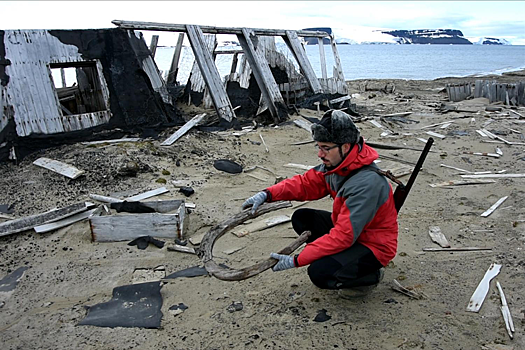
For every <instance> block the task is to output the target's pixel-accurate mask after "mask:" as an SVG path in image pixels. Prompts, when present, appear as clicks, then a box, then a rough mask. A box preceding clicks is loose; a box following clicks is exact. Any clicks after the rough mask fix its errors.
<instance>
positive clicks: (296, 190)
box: [267, 168, 329, 202]
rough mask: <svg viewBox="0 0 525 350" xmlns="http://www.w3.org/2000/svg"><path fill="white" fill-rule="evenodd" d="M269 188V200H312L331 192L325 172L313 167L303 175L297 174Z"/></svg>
mask: <svg viewBox="0 0 525 350" xmlns="http://www.w3.org/2000/svg"><path fill="white" fill-rule="evenodd" d="M267 190H268V191H269V192H270V194H271V198H269V199H268V201H272V202H273V201H291V200H295V201H311V200H315V199H320V198H323V197H325V196H326V195H328V194H329V192H328V185H327V183H326V180H325V178H324V175H323V173H321V172H320V171H318V170H317V168H313V169H310V170H308V171H307V172H305V173H304V174H302V175H295V176H294V177H292V178H290V179H286V180H283V181H281V182H279V183H278V184H275V185H273V186H270V187H268V188H267Z"/></svg>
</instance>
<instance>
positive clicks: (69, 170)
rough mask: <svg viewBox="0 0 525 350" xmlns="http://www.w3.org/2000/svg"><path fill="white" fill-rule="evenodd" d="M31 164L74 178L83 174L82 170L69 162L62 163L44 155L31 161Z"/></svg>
mask: <svg viewBox="0 0 525 350" xmlns="http://www.w3.org/2000/svg"><path fill="white" fill-rule="evenodd" d="M33 164H34V165H38V166H40V167H42V168H45V169H48V170H51V171H54V172H55V173H58V174H60V175H64V176H66V177H69V178H70V179H76V178H77V177H79V176H80V175H83V174H84V171H83V170H79V169H77V168H75V167H74V166H71V165H69V164H66V163H62V162H60V161H58V160H54V159H49V158H46V157H41V158H38V159H37V160H35V161H34V162H33Z"/></svg>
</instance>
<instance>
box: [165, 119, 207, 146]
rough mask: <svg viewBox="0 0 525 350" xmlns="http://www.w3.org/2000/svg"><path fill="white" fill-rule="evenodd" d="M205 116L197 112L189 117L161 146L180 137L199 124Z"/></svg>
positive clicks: (170, 143) (168, 144) (169, 143)
mask: <svg viewBox="0 0 525 350" xmlns="http://www.w3.org/2000/svg"><path fill="white" fill-rule="evenodd" d="M205 116H206V113H202V114H197V115H196V116H195V117H193V118H191V119H190V120H189V121H188V122H187V123H186V124H184V125H183V126H182V127H181V128H180V129H179V130H177V131H176V132H175V133H174V134H173V135H171V136H170V137H168V138H167V139H166V140H165V141H164V142H162V143H161V144H160V145H161V146H170V145H172V144H173V143H174V142H175V141H177V140H178V139H180V138H181V137H182V136H183V135H184V134H185V133H187V132H188V131H189V130H190V129H191V128H193V127H194V126H195V125H197V124H199V123H200V122H201V120H202V119H203V118H204V117H205Z"/></svg>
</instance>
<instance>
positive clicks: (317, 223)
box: [292, 208, 383, 289]
mask: <svg viewBox="0 0 525 350" xmlns="http://www.w3.org/2000/svg"><path fill="white" fill-rule="evenodd" d="M292 226H293V229H294V230H295V232H297V234H299V235H300V234H301V233H303V232H304V231H311V232H312V235H311V236H310V238H309V239H308V241H307V243H311V242H313V241H315V240H316V239H317V238H319V237H321V236H323V235H325V234H327V233H328V232H329V231H330V229H331V228H332V227H334V224H333V223H332V219H331V213H330V212H328V211H325V210H316V209H308V208H301V209H298V210H296V211H295V212H294V213H293V215H292ZM381 267H383V266H382V265H381V263H380V262H379V261H378V260H377V259H376V257H375V256H374V254H373V253H372V251H371V250H370V249H368V248H367V247H365V246H364V245H362V244H360V243H357V242H356V243H354V244H353V245H352V246H351V247H350V248H348V249H346V250H343V251H342V252H339V253H337V254H334V255H329V256H325V257H322V258H321V259H318V260H316V261H314V262H312V263H311V264H310V266H308V276H309V277H310V280H311V281H312V283H313V284H315V285H316V286H317V287H319V288H323V289H341V288H352V287H358V286H369V285H372V284H376V283H378V282H379V269H380V268H381Z"/></svg>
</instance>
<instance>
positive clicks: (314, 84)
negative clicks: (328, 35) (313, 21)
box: [282, 30, 323, 94]
mask: <svg viewBox="0 0 525 350" xmlns="http://www.w3.org/2000/svg"><path fill="white" fill-rule="evenodd" d="M282 38H283V40H284V42H285V43H286V45H288V47H289V48H290V51H292V53H293V55H294V57H295V59H296V60H297V63H299V67H300V68H301V72H302V73H303V75H304V77H305V78H306V81H307V82H308V85H310V88H311V89H312V91H313V93H314V94H318V93H322V92H323V89H322V88H321V85H320V84H319V80H318V79H317V76H316V75H315V72H314V69H313V68H312V65H311V64H310V61H309V60H308V57H307V56H306V52H305V51H304V49H303V47H302V46H301V42H300V41H299V37H298V36H297V33H296V32H295V31H293V30H287V31H286V36H283V37H282ZM321 40H322V39H321Z"/></svg>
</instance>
